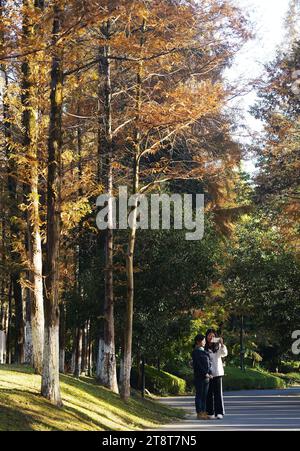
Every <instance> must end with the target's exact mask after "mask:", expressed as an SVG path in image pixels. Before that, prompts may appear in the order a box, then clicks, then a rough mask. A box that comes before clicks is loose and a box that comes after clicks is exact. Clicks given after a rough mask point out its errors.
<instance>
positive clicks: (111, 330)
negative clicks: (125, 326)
mask: <svg viewBox="0 0 300 451" xmlns="http://www.w3.org/2000/svg"><path fill="white" fill-rule="evenodd" d="M110 33H111V24H110V21H109V20H108V21H107V23H106V27H105V31H104V34H105V36H106V39H107V40H108V41H109V39H110ZM109 54H110V46H109V44H108V45H106V46H105V48H104V57H103V62H102V65H101V70H102V71H103V74H104V117H105V130H104V137H103V142H104V143H103V147H104V150H105V156H106V167H107V172H106V192H107V194H108V195H109V196H112V195H113V167H112V163H113V137H112V86H111V61H110V59H109V58H108V55H109ZM108 209H109V213H108V216H109V227H108V229H107V231H106V240H105V263H106V264H105V299H104V325H103V329H104V330H103V338H100V340H99V352H98V360H97V377H98V379H99V381H100V383H101V384H103V385H104V386H105V387H107V388H109V389H110V390H112V391H113V392H115V393H119V388H118V382H117V366H116V356H115V326H114V291H113V256H114V237H113V226H112V201H109V202H108Z"/></svg>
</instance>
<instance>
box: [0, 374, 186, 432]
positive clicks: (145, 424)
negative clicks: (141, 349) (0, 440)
mask: <svg viewBox="0 0 300 451" xmlns="http://www.w3.org/2000/svg"><path fill="white" fill-rule="evenodd" d="M40 383H41V378H40V376H37V375H35V374H33V372H32V369H31V368H29V367H24V366H21V367H20V366H11V365H10V366H6V365H0V431H32V430H34V431H40V430H42V431H54V430H55V431H78V430H80V431H102V430H117V431H122V430H139V429H143V428H153V427H155V426H156V425H159V424H162V423H169V422H172V421H174V420H175V419H176V418H182V416H183V412H182V411H179V410H173V409H172V410H171V409H169V408H167V407H165V406H162V405H160V404H158V403H155V402H154V401H152V400H143V399H141V398H140V397H139V396H138V395H136V396H134V397H133V398H132V399H131V400H130V401H128V402H127V403H124V402H123V401H121V400H120V398H119V396H117V395H115V394H113V393H111V392H110V391H109V390H107V389H105V388H103V387H100V386H99V385H97V384H96V382H95V381H94V380H93V379H90V378H82V379H80V380H78V379H75V378H73V377H71V376H61V389H62V398H63V403H64V407H63V408H62V409H58V408H56V407H55V406H53V405H51V404H50V403H49V402H48V401H47V400H46V399H44V398H42V397H41V396H40V395H39V390H40Z"/></svg>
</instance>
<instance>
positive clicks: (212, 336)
mask: <svg viewBox="0 0 300 451" xmlns="http://www.w3.org/2000/svg"><path fill="white" fill-rule="evenodd" d="M205 350H206V351H207V352H208V353H209V358H210V362H211V375H212V379H210V382H209V389H208V395H207V402H206V410H207V414H208V416H209V418H210V419H215V418H216V419H218V420H222V419H223V417H224V415H225V409H224V399H223V376H224V366H223V361H222V358H224V357H227V355H228V351H227V347H226V346H225V344H224V340H223V338H221V337H220V338H217V334H216V332H215V330H214V329H208V331H207V332H206V346H205Z"/></svg>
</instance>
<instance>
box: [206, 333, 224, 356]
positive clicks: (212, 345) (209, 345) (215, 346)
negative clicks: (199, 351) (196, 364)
mask: <svg viewBox="0 0 300 451" xmlns="http://www.w3.org/2000/svg"><path fill="white" fill-rule="evenodd" d="M209 334H214V335H215V337H217V332H216V331H215V329H207V331H206V334H205V339H206V343H205V351H212V352H213V353H215V352H218V350H219V348H220V346H219V343H208V340H207V337H208V336H209Z"/></svg>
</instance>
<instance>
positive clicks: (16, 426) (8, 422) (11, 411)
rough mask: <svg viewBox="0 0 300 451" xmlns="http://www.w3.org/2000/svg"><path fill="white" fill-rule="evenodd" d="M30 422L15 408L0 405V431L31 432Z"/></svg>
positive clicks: (29, 419)
mask: <svg viewBox="0 0 300 451" xmlns="http://www.w3.org/2000/svg"><path fill="white" fill-rule="evenodd" d="M31 424H32V421H31V418H29V417H28V416H27V415H26V414H25V413H23V412H22V411H20V410H17V409H16V408H15V407H11V406H3V405H0V431H1V432H4V431H33V428H32V426H31Z"/></svg>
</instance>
